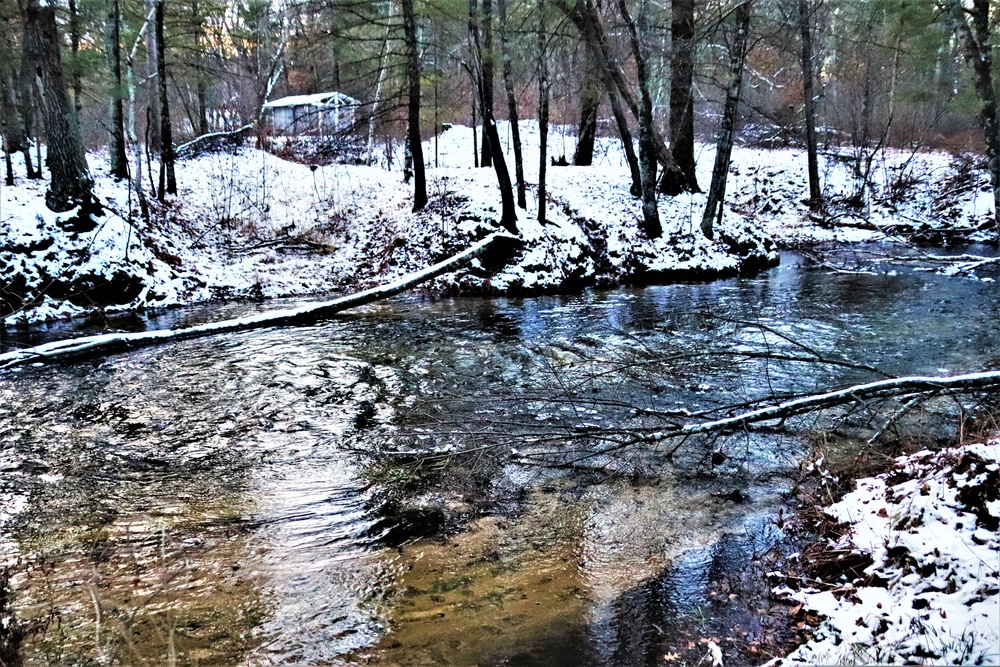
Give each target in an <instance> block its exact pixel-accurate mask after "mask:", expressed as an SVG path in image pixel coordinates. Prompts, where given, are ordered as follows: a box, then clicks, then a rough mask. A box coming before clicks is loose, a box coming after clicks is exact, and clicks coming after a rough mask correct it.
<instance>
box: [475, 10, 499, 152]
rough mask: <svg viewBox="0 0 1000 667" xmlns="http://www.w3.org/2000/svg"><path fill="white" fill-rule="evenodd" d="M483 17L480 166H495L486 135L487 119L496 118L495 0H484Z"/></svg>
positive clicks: (480, 54) (480, 57)
mask: <svg viewBox="0 0 1000 667" xmlns="http://www.w3.org/2000/svg"><path fill="white" fill-rule="evenodd" d="M471 6H472V7H473V8H475V6H476V0H473V1H472V3H471ZM480 15H481V17H482V19H481V31H482V44H481V49H480V53H479V56H478V57H479V61H480V64H481V69H482V72H481V74H480V83H479V86H480V89H481V91H482V92H481V93H480V94H479V111H480V114H479V115H480V116H482V118H483V137H484V139H483V146H482V149H483V152H482V156H481V158H480V160H479V166H480V167H492V166H493V148H494V147H493V146H492V145H491V143H492V142H489V141H486V139H485V137H486V134H487V132H488V130H487V129H486V122H487V121H486V119H487V118H490V119H492V118H494V115H493V81H494V79H495V78H496V77H495V76H494V67H493V0H483V4H482V11H481V13H480Z"/></svg>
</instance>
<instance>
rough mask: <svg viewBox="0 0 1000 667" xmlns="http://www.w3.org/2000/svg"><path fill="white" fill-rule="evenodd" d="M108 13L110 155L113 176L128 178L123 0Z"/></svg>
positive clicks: (112, 6) (115, 1)
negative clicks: (123, 99)
mask: <svg viewBox="0 0 1000 667" xmlns="http://www.w3.org/2000/svg"><path fill="white" fill-rule="evenodd" d="M110 9H111V11H110V12H109V13H108V32H107V38H108V59H109V60H110V61H111V100H110V102H111V128H110V131H109V134H110V145H109V146H108V153H109V155H110V157H111V175H112V176H114V177H115V178H128V169H129V167H128V153H127V152H126V149H125V109H124V105H123V103H122V91H123V90H124V82H123V81H122V47H121V39H122V37H121V22H122V17H121V0H111V8H110Z"/></svg>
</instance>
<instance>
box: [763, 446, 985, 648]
mask: <svg viewBox="0 0 1000 667" xmlns="http://www.w3.org/2000/svg"><path fill="white" fill-rule="evenodd" d="M812 470H813V472H815V473H816V475H817V477H818V478H819V479H820V480H821V481H822V482H823V484H822V485H823V486H825V487H826V489H825V490H826V491H827V493H829V492H830V491H831V490H832V489H833V486H835V484H836V483H837V480H835V478H834V477H833V476H832V475H830V473H829V472H828V471H826V469H825V468H824V467H823V462H822V460H821V461H818V462H816V463H815V464H814V465H813V467H812ZM998 471H1000V440H996V439H994V440H989V441H986V442H985V443H981V444H972V445H964V446H959V447H952V448H946V449H943V450H940V451H928V450H922V451H919V452H917V453H915V454H912V455H909V456H901V457H898V458H897V459H895V460H894V461H892V462H891V463H890V464H889V466H888V469H887V470H886V471H885V472H882V473H881V474H878V475H875V476H872V477H862V478H859V479H857V480H852V479H850V478H849V477H848V478H846V479H844V480H841V483H843V482H846V486H847V487H848V488H850V489H851V490H850V491H849V492H847V493H845V494H843V496H842V497H840V498H839V499H838V500H837V501H836V502H833V503H830V504H828V505H825V506H824V505H823V503H820V504H818V505H811V504H807V505H806V508H805V511H804V512H803V514H802V515H801V517H800V519H799V520H800V522H801V525H800V526H799V527H800V528H804V529H805V530H806V531H808V532H809V533H810V534H811V535H813V536H814V537H812V539H809V540H807V541H806V542H805V545H804V548H803V549H802V551H801V552H798V553H795V554H792V555H791V556H789V557H788V558H786V559H783V560H782V561H781V567H782V569H778V570H775V571H772V572H769V573H767V575H766V576H767V578H768V579H769V580H770V581H771V582H772V583H774V584H777V585H776V586H775V588H774V589H773V590H772V595H773V596H775V597H776V598H777V599H779V600H784V601H785V604H787V605H788V613H789V616H790V617H791V619H792V621H791V622H792V627H793V628H797V629H798V631H799V632H800V636H799V642H801V644H800V645H799V646H798V647H797V648H796V649H795V650H794V651H792V652H791V653H790V654H788V655H787V657H785V658H779V659H775V660H773V661H771V662H769V663H768V664H769V665H779V664H780V665H782V666H784V667H789V666H791V665H803V664H837V665H841V664H913V663H914V662H918V663H921V664H947V665H958V664H962V665H973V664H974V665H992V664H997V663H998V662H1000V530H998V528H1000V472H998ZM835 495H837V494H835ZM803 639H804V640H805V641H804V642H802V640H803Z"/></svg>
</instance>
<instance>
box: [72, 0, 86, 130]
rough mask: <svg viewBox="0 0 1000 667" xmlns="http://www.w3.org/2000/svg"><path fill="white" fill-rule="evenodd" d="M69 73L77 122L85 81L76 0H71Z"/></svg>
mask: <svg viewBox="0 0 1000 667" xmlns="http://www.w3.org/2000/svg"><path fill="white" fill-rule="evenodd" d="M69 49H70V54H71V56H70V61H69V65H70V67H69V73H70V80H71V81H72V82H73V108H74V109H75V111H76V117H77V122H79V120H80V112H81V111H83V81H82V79H81V78H80V60H79V55H80V14H79V12H78V11H77V9H76V0H69Z"/></svg>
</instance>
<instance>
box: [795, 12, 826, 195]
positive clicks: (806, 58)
mask: <svg viewBox="0 0 1000 667" xmlns="http://www.w3.org/2000/svg"><path fill="white" fill-rule="evenodd" d="M799 33H800V34H801V38H802V97H803V102H804V109H805V116H806V160H807V162H808V171H809V208H811V209H813V210H814V211H816V210H820V209H822V208H823V191H822V188H821V187H820V182H819V158H818V156H817V152H818V150H817V146H816V99H815V95H814V93H813V71H814V70H815V66H814V64H813V52H812V25H811V21H810V12H809V0H799Z"/></svg>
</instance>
